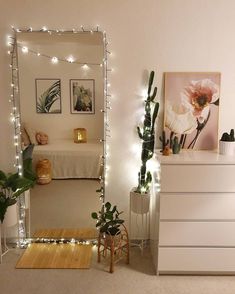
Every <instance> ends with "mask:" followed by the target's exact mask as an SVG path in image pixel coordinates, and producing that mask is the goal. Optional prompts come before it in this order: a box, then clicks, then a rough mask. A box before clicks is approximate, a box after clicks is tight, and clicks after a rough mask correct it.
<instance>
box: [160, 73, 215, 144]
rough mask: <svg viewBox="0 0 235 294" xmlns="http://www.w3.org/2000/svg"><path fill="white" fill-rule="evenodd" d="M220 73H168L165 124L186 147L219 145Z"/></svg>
mask: <svg viewBox="0 0 235 294" xmlns="http://www.w3.org/2000/svg"><path fill="white" fill-rule="evenodd" d="M219 101H220V74H219V73H166V74H165V115H164V127H165V130H166V134H167V136H169V138H170V137H172V136H173V135H177V136H178V137H179V139H180V142H181V145H182V147H183V148H187V149H199V150H202V149H204V150H213V149H216V148H217V144H218V114H219Z"/></svg>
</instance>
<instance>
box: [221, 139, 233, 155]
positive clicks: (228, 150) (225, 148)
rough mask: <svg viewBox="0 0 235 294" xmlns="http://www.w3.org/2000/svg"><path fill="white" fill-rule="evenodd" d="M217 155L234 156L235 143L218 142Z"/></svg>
mask: <svg viewBox="0 0 235 294" xmlns="http://www.w3.org/2000/svg"><path fill="white" fill-rule="evenodd" d="M219 153H220V154H223V155H234V154H235V142H228V141H219Z"/></svg>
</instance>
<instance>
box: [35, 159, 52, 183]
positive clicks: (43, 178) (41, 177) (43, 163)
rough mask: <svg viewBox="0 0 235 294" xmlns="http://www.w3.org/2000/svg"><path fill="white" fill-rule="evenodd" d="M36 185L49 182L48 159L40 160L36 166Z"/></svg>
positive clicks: (49, 168) (49, 167) (49, 165)
mask: <svg viewBox="0 0 235 294" xmlns="http://www.w3.org/2000/svg"><path fill="white" fill-rule="evenodd" d="M36 174H37V183H38V184H40V185H45V184H49V183H50V182H51V163H50V161H49V160H48V159H42V160H39V161H38V162H37V165H36Z"/></svg>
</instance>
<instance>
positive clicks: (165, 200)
mask: <svg viewBox="0 0 235 294" xmlns="http://www.w3.org/2000/svg"><path fill="white" fill-rule="evenodd" d="M160 219H161V220H200V219H201V220H235V193H211V194H210V193H207V194H206V193H200V194H199V193H187V194H183V193H178V194H177V193H171V194H167V193H161V195H160Z"/></svg>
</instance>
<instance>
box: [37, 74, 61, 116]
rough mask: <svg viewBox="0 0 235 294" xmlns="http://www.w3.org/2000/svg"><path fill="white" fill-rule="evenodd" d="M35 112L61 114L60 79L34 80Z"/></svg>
mask: <svg viewBox="0 0 235 294" xmlns="http://www.w3.org/2000/svg"><path fill="white" fill-rule="evenodd" d="M35 86H36V112H37V113H61V82H60V79H35Z"/></svg>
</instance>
